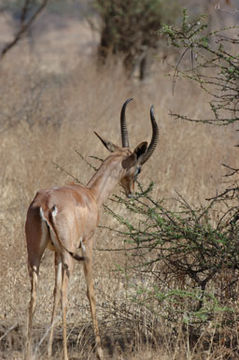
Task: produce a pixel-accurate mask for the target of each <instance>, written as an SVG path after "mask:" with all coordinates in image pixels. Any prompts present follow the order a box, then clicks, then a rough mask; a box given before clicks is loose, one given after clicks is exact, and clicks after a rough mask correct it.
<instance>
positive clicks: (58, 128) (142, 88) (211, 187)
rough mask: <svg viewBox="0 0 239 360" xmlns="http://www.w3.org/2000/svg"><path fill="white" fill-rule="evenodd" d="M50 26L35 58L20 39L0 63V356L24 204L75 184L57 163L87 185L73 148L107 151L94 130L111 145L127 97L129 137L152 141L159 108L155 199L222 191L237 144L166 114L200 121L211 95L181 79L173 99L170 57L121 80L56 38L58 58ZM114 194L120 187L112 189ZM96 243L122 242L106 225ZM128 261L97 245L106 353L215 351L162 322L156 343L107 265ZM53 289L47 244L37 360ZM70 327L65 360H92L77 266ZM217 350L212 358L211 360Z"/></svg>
mask: <svg viewBox="0 0 239 360" xmlns="http://www.w3.org/2000/svg"><path fill="white" fill-rule="evenodd" d="M72 21H73V20H72ZM75 28H77V27H76V24H75V23H74V22H73V23H72V22H69V23H67V27H64V28H63V29H62V30H61V31H62V33H61V36H62V37H63V38H64V39H66V38H67V36H68V37H69V38H70V40H71V41H72V38H74V37H76V33H75V32H74V31H76V29H75ZM56 31H57V32H58V31H60V30H59V29H57V30H54V29H52V30H51V31H49V32H48V33H47V34H46V33H45V34H44V32H43V33H42V34H41V37H40V38H39V39H40V40H41V41H40V42H39V47H37V44H36V48H37V52H38V53H37V54H36V50H35V52H33V53H32V54H31V53H30V52H29V48H28V44H27V42H25V43H24V42H23V43H21V47H17V48H16V49H14V50H13V51H12V52H11V53H9V54H8V55H7V57H6V58H5V59H4V61H3V62H2V63H1V64H0V83H1V87H0V98H1V110H0V154H1V155H0V165H1V173H0V183H1V186H0V197H1V208H0V224H1V226H0V245H1V267H0V288H1V297H0V321H1V327H0V340H1V342H0V344H1V345H0V346H1V347H0V358H1V359H11V360H13V359H22V358H23V343H24V331H25V320H26V311H27V303H28V300H29V290H30V288H29V285H30V284H29V279H28V275H27V266H26V248H25V239H24V221H25V215H26V209H27V207H28V204H29V202H30V201H31V199H32V198H33V196H34V193H35V192H36V190H37V189H39V188H44V187H49V186H54V185H60V184H64V183H66V182H68V181H72V178H71V176H69V175H67V174H66V173H64V172H62V171H61V170H59V168H58V167H57V166H56V165H55V164H59V165H60V166H61V167H62V168H64V169H65V170H66V171H67V172H68V173H70V174H72V176H74V177H76V178H77V179H79V180H80V181H81V182H82V183H86V181H87V180H88V179H89V178H90V176H91V175H92V169H90V168H89V167H88V166H87V165H86V164H85V163H84V162H83V161H82V160H81V159H80V157H79V156H78V155H77V153H76V152H75V149H77V150H78V151H79V152H81V153H82V154H83V155H85V156H88V155H99V156H100V157H104V156H105V155H106V152H105V150H104V149H103V148H102V146H101V144H100V143H99V142H98V141H97V139H96V137H95V136H94V134H93V130H97V131H98V132H99V133H100V134H102V136H106V137H109V138H110V139H111V140H112V141H114V142H118V141H119V112H120V108H121V105H122V103H123V101H124V100H125V99H126V98H127V97H131V96H132V97H134V99H135V100H134V102H133V103H131V104H130V106H129V108H128V113H127V118H128V128H129V133H130V141H131V144H132V145H136V144H137V143H138V142H139V141H142V140H145V139H149V137H150V133H151V129H150V121H149V107H150V105H151V104H154V106H155V113H156V116H157V119H158V124H159V128H160V143H159V146H158V148H157V150H156V152H155V154H154V156H153V158H152V159H150V161H149V163H147V165H145V168H144V170H143V173H142V176H141V179H142V181H143V182H144V183H145V184H147V183H149V182H150V181H151V180H153V181H154V182H155V189H154V196H155V197H156V198H169V199H171V198H173V197H175V196H176V193H175V191H178V192H179V193H181V194H182V195H183V196H185V198H186V199H187V200H188V201H189V202H191V203H194V204H196V203H203V202H204V201H205V198H206V197H208V196H213V195H214V194H215V193H216V191H220V189H222V188H223V187H224V184H223V182H224V180H223V177H222V176H223V173H224V170H223V169H222V167H221V166H220V164H221V163H228V164H230V165H231V166H237V157H238V150H237V149H235V148H233V145H234V144H236V143H237V139H236V135H235V132H234V131H233V128H230V127H227V128H212V127H209V126H202V125H195V124H190V123H183V122H179V121H175V120H173V119H172V118H171V117H170V116H169V115H168V113H169V110H172V111H173V112H176V111H177V112H181V113H184V114H191V115H192V116H195V117H198V118H200V117H205V116H206V115H207V113H208V108H207V98H205V95H203V94H201V93H200V92H199V90H198V89H196V88H194V87H192V84H188V83H182V82H180V83H178V84H177V86H176V92H175V95H174V96H173V95H172V83H171V81H170V79H169V78H168V77H166V76H165V75H166V73H167V71H168V67H167V65H166V64H163V63H160V62H158V63H157V64H156V65H155V68H154V74H153V76H152V78H151V79H150V80H149V81H148V82H146V83H143V84H139V83H138V82H137V81H136V80H133V81H128V80H126V79H125V77H124V74H123V73H122V69H121V67H120V65H117V66H115V65H114V66H113V65H112V64H109V65H108V66H107V67H106V68H105V69H103V70H101V71H97V69H96V66H95V63H94V59H93V57H92V56H89V55H87V56H86V55H85V54H83V55H82V56H79V55H78V56H77V58H76V48H77V49H78V51H79V47H78V45H77V44H76V43H75V42H74V43H72V42H71V41H70V40H69V41H70V43H69V44H68V45H69V46H67V42H66V40H64V44H65V45H64V46H65V48H66V47H67V53H66V52H65V53H64V54H60V53H59V52H58V53H57V56H54V54H55V48H54V47H53V48H52V47H51V44H53V45H54V44H55V41H56V38H57V39H59V34H56ZM77 31H79V29H78V28H77ZM84 31H86V30H85V28H84ZM56 35H57V36H58V37H56ZM44 36H45V38H44ZM77 39H78V37H77ZM44 40H45V41H44ZM57 41H58V40H57ZM39 54H40V56H39ZM36 55H37V56H36ZM51 55H52V56H51ZM68 60H69V66H67V65H68ZM116 191H120V190H119V188H118V189H117V190H116ZM101 224H107V225H112V224H113V225H114V220H113V219H111V218H110V217H109V215H106V214H104V213H103V211H102V218H101ZM95 239H96V243H97V246H98V247H104V248H107V247H117V246H119V245H121V244H120V243H119V242H122V240H121V239H118V238H117V237H115V236H111V234H109V233H108V232H107V230H104V229H98V230H97V232H96V235H95ZM125 261H126V258H124V256H123V255H122V254H120V255H119V254H117V253H113V254H112V253H102V252H98V251H97V252H96V253H95V274H96V277H95V283H96V296H97V303H98V317H99V321H100V327H101V332H102V337H103V345H104V348H105V353H106V355H107V358H109V359H112V358H114V359H121V360H123V359H128V360H138V359H148V360H149V359H154V360H156V359H160V360H168V359H175V360H176V359H180V360H181V359H195V360H196V359H211V357H210V355H209V352H205V350H202V352H200V356H199V355H198V350H197V351H195V352H193V350H190V349H189V346H188V342H187V337H185V338H184V337H183V335H182V338H180V336H179V337H178V338H177V340H176V341H178V346H176V347H174V350H172V346H171V345H172V342H173V339H171V340H170V341H169V338H168V337H167V334H170V333H171V332H170V329H165V328H164V327H163V326H162V325H160V324H157V329H158V330H157V331H158V335H159V334H160V339H161V341H160V343H159V344H158V345H157V346H156V343H155V342H154V341H153V340H152V339H153V337H154V336H155V334H153V330H152V329H153V328H154V323H153V321H154V320H152V319H149V323H150V324H151V325H150V326H149V324H143V323H141V322H140V321H139V320H137V317H136V316H135V314H137V312H140V311H141V310H140V309H139V308H138V307H137V305H132V303H131V302H130V301H129V289H128V285H127V283H126V280H125V277H124V276H123V274H120V273H118V272H115V271H114V270H115V267H116V265H117V264H119V263H122V264H124V262H125ZM52 291H53V259H52V254H51V253H50V252H46V254H45V256H44V259H43V261H42V266H41V273H40V285H39V295H38V308H37V311H36V316H35V325H34V329H35V341H36V344H37V346H39V351H38V356H39V359H44V358H45V355H46V353H45V351H46V346H45V345H46V342H45V341H44V337H45V335H46V332H47V329H48V325H49V319H50V312H51V305H52ZM141 315H142V314H141ZM138 319H140V316H139V317H138ZM155 321H156V320H155ZM68 324H69V326H68V328H69V332H70V334H69V350H70V355H71V359H76V358H77V359H79V358H80V359H89V360H90V359H94V351H93V348H92V347H93V344H94V340H93V335H92V328H91V322H90V313H89V307H88V302H87V299H86V296H85V284H84V279H83V275H82V271H81V269H80V265H77V266H76V270H75V274H74V276H73V278H72V281H71V286H70V293H69V312H68ZM146 325H147V326H146ZM208 331H210V325H209V329H208ZM205 332H206V330H205ZM178 333H180V332H178ZM41 342H42V343H41ZM160 344H161V345H160ZM167 344H168V345H167ZM167 346H168V348H167ZM195 346H196V345H195ZM54 347H55V355H54V358H55V359H58V358H59V357H60V353H61V333H60V328H58V329H57V331H56V339H55V343H54ZM172 351H173V352H172ZM203 351H204V352H203ZM221 358H222V357H220V356H219V355H218V357H217V359H221ZM231 359H233V357H231Z"/></svg>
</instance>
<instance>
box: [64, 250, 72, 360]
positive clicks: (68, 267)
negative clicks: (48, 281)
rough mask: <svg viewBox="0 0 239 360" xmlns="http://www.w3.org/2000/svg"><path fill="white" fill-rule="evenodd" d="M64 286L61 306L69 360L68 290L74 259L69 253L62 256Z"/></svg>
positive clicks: (65, 354) (65, 358)
mask: <svg viewBox="0 0 239 360" xmlns="http://www.w3.org/2000/svg"><path fill="white" fill-rule="evenodd" d="M62 258H63V259H62V287H61V307H62V329H63V355H64V360H68V354H67V331H66V312H67V292H68V283H69V278H70V274H71V273H72V270H73V260H72V259H71V258H70V255H69V254H65V256H62Z"/></svg>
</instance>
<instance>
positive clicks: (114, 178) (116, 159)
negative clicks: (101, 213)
mask: <svg viewBox="0 0 239 360" xmlns="http://www.w3.org/2000/svg"><path fill="white" fill-rule="evenodd" d="M121 161H122V156H119V155H118V156H117V155H111V156H109V157H108V158H107V159H106V160H105V161H104V162H103V163H102V165H101V166H100V168H99V170H97V171H96V173H95V174H94V175H93V176H92V178H91V179H90V181H89V182H88V184H87V187H88V188H89V189H91V190H92V191H93V192H94V195H95V198H96V201H97V203H98V205H99V206H100V205H102V204H103V202H104V201H105V200H106V199H107V198H108V196H109V195H110V194H112V192H113V190H114V188H115V186H116V185H117V184H118V183H119V181H120V179H121V177H122V175H123V172H124V169H123V168H122V166H121Z"/></svg>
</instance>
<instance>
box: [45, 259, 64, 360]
mask: <svg viewBox="0 0 239 360" xmlns="http://www.w3.org/2000/svg"><path fill="white" fill-rule="evenodd" d="M61 284H62V262H61V256H60V255H59V254H58V253H55V288H54V303H53V310H52V316H51V331H50V336H49V342H48V358H49V359H50V358H51V356H52V343H53V334H54V326H55V323H54V319H55V316H56V313H57V308H58V305H59V300H60V289H61Z"/></svg>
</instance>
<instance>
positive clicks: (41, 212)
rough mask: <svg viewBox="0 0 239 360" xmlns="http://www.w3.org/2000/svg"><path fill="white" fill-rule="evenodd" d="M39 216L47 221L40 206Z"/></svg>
mask: <svg viewBox="0 0 239 360" xmlns="http://www.w3.org/2000/svg"><path fill="white" fill-rule="evenodd" d="M40 216H41V218H42V220H44V221H46V222H47V220H46V218H45V215H44V212H43V210H42V207H40Z"/></svg>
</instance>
